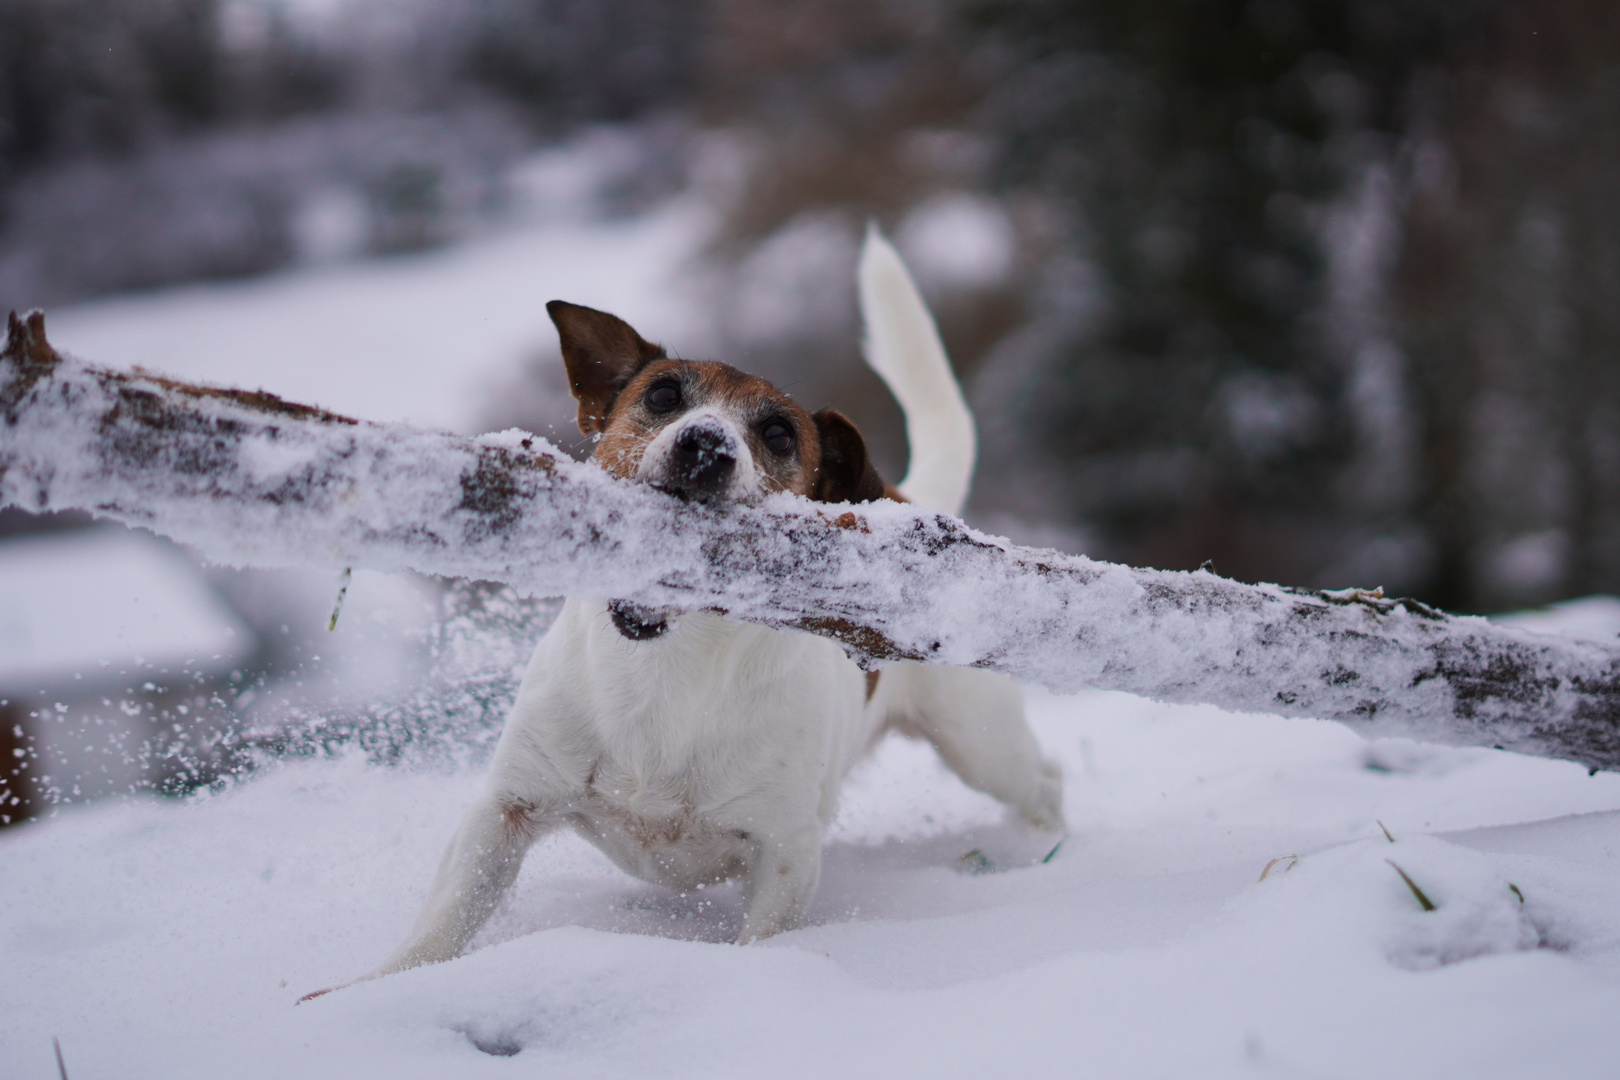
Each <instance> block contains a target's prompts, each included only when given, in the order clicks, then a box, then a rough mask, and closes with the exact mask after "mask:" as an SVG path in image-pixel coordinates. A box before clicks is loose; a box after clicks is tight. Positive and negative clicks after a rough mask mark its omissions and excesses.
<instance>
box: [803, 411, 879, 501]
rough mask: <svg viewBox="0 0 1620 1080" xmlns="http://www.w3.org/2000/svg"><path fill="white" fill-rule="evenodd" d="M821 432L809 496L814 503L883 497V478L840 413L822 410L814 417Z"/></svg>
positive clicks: (856, 432)
mask: <svg viewBox="0 0 1620 1080" xmlns="http://www.w3.org/2000/svg"><path fill="white" fill-rule="evenodd" d="M813 419H814V420H815V422H816V430H817V431H819V432H820V433H821V468H820V471H819V472H818V473H817V474H816V482H815V485H814V487H812V488H811V492H810V497H811V498H812V499H815V500H816V501H817V502H829V503H840V502H871V501H872V500H873V499H881V498H883V494H884V486H883V477H881V476H879V475H878V471H877V470H876V469H874V468H872V462H871V460H870V459H869V458H868V457H867V456H866V440H865V439H863V438H861V433H860V431H859V430H857V429H856V427H855V425H854V424H852V423H851V422H850V420H849V417H847V416H845V415H844V414H843V413H841V412H836V411H834V410H832V409H822V410H821V411H820V412H818V413H816V415H815V416H814V418H813Z"/></svg>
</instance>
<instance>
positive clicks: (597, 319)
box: [546, 300, 664, 435]
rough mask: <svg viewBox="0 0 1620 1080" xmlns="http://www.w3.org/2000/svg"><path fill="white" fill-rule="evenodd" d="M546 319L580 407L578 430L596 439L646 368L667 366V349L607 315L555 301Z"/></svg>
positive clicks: (603, 312) (549, 305) (625, 323)
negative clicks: (627, 387) (627, 388)
mask: <svg viewBox="0 0 1620 1080" xmlns="http://www.w3.org/2000/svg"><path fill="white" fill-rule="evenodd" d="M546 314H548V315H550V316H551V321H552V322H554V323H556V324H557V337H558V338H559V339H560V340H561V342H562V355H563V366H564V367H566V368H567V369H568V387H569V389H570V390H572V391H573V392H574V397H575V398H576V399H577V400H578V401H579V430H580V431H582V432H584V433H585V434H587V435H594V434H596V433H597V432H599V431H601V430H602V429H603V428H604V427H605V426H606V425H607V415H608V410H609V409H611V408H612V407H613V399H614V398H616V397H618V396H619V391H620V390H623V389H624V388H625V385H626V384H627V383H629V381H630V380H631V378H632V377H634V376H635V373H636V372H638V371H640V370H641V369H642V367H643V366H645V365H646V364H648V363H650V362H651V361H653V360H662V359H663V357H664V348H663V346H662V345H654V344H653V343H652V342H650V341H644V340H642V337H641V335H640V334H638V333H636V332H635V330H634V329H633V328H632V327H631V326H630V324H629V323H627V322H625V321H624V320H623V319H621V318H619V317H618V316H617V315H609V314H608V313H607V312H605V311H597V310H595V309H594V308H588V307H580V306H579V305H578V304H570V303H568V302H566V301H563V300H553V301H551V303H549V304H547V305H546Z"/></svg>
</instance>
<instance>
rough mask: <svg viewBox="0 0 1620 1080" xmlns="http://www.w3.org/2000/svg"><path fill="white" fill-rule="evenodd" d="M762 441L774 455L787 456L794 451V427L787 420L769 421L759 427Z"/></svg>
mask: <svg viewBox="0 0 1620 1080" xmlns="http://www.w3.org/2000/svg"><path fill="white" fill-rule="evenodd" d="M759 437H760V440H761V441H763V442H764V443H765V445H766V446H767V447H768V448H769V449H770V451H771V453H773V454H785V453H787V452H788V451H789V450H792V449H793V425H791V424H789V423H788V422H787V421H786V420H782V419H775V420H767V421H765V422H764V423H763V424H761V425H760V427H759Z"/></svg>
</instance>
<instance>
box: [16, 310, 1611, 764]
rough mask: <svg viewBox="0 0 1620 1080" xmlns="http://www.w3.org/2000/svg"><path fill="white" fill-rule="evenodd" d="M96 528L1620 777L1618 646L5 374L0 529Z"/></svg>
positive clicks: (177, 385) (257, 401)
mask: <svg viewBox="0 0 1620 1080" xmlns="http://www.w3.org/2000/svg"><path fill="white" fill-rule="evenodd" d="M3 505H15V506H21V507H23V508H25V509H29V510H34V511H45V510H60V509H69V508H77V509H83V510H89V511H91V512H92V513H95V514H97V515H100V516H102V517H106V518H111V519H113V520H116V521H121V522H124V523H125V524H128V525H136V526H141V527H144V528H147V529H150V530H152V531H153V532H157V533H161V534H163V535H165V536H168V537H172V538H173V539H175V540H178V541H181V542H182V543H186V544H189V545H191V546H192V547H194V548H196V549H198V550H199V551H201V552H202V553H203V554H204V555H206V556H208V557H209V558H211V559H215V560H217V561H220V562H224V563H231V564H236V565H254V566H276V565H288V564H293V563H312V562H313V563H326V564H329V565H331V566H334V567H339V566H364V567H368V568H371V569H376V570H383V571H392V570H404V569H410V570H416V571H420V572H423V573H428V574H438V575H446V576H454V577H467V578H477V579H485V580H492V581H501V582H505V583H508V584H510V585H513V586H516V587H517V588H519V589H522V590H525V591H527V592H530V593H534V594H543V595H570V594H571V595H582V596H611V597H616V598H622V599H626V600H633V601H636V602H638V603H641V604H645V605H648V606H652V607H669V608H678V609H685V610H693V609H699V608H708V609H718V610H722V611H724V612H726V613H727V614H729V615H730V616H732V617H734V618H738V619H744V620H748V621H751V622H756V623H763V624H765V625H769V626H775V627H782V628H794V629H799V630H805V631H809V632H811V633H815V634H821V635H823V636H826V637H830V638H834V639H836V640H837V641H839V642H840V643H842V644H843V646H844V647H845V648H846V649H847V650H848V651H849V653H850V654H851V655H852V656H853V657H854V658H855V659H856V660H857V661H859V662H861V663H862V664H865V665H870V664H874V663H879V662H882V661H885V660H900V659H909V660H921V661H925V662H929V663H943V664H962V665H977V666H981V667H988V668H994V669H996V670H998V671H1004V672H1006V673H1007V674H1009V675H1012V676H1014V677H1015V678H1018V679H1021V680H1024V681H1026V682H1032V683H1039V684H1041V685H1043V686H1047V687H1049V688H1051V689H1053V690H1057V691H1073V690H1078V689H1081V688H1086V687H1097V688H1102V689H1113V690H1125V691H1129V692H1131V693H1135V694H1142V695H1145V696H1148V697H1153V698H1158V699H1160V700H1165V701H1177V702H1201V703H1207V704H1211V705H1217V706H1221V707H1223V708H1227V709H1234V710H1240V711H1249V712H1270V713H1281V714H1285V715H1292V716H1310V717H1324V718H1332V719H1336V720H1342V721H1344V722H1345V723H1347V724H1349V725H1351V726H1352V727H1354V728H1356V729H1357V730H1358V731H1360V732H1362V733H1363V734H1364V735H1367V736H1368V737H1378V736H1394V735H1399V736H1406V737H1410V738H1416V739H1423V740H1428V741H1431V742H1440V743H1450V744H1457V745H1476V746H1477V745H1482V746H1500V747H1504V748H1507V749H1512V750H1518V751H1521V752H1524V753H1530V754H1538V755H1542V756H1547V757H1557V758H1569V759H1573V760H1576V761H1580V762H1583V763H1585V764H1586V765H1588V766H1591V767H1592V768H1594V769H1598V768H1603V769H1620V650H1616V649H1612V648H1605V647H1602V646H1598V645H1593V644H1587V643H1581V642H1576V641H1570V640H1565V639H1562V638H1554V637H1546V636H1541V635H1537V634H1532V633H1529V632H1527V631H1521V630H1515V629H1509V628H1505V627H1499V626H1495V625H1493V624H1491V623H1488V622H1486V621H1485V620H1483V619H1479V618H1470V617H1457V616H1448V615H1445V614H1442V613H1441V612H1438V611H1436V610H1434V609H1432V608H1430V607H1428V606H1426V605H1424V604H1421V603H1418V602H1416V601H1413V600H1395V599H1386V598H1384V597H1383V596H1382V594H1381V593H1379V592H1367V591H1364V590H1359V589H1348V590H1344V591H1342V592H1336V593H1328V592H1323V593H1302V592H1297V591H1293V590H1288V589H1283V588H1279V587H1277V586H1274V585H1244V584H1241V583H1239V582H1235V581H1228V580H1226V579H1224V578H1220V577H1217V576H1215V575H1213V574H1210V573H1207V572H1203V571H1198V572H1195V573H1182V572H1174V571H1159V570H1134V569H1130V568H1127V567H1123V566H1116V565H1112V564H1109V563H1102V562H1095V561H1092V560H1090V559H1085V558H1080V557H1072V556H1065V555H1061V554H1058V553H1056V552H1052V551H1039V550H1035V549H1031V548H1021V547H1017V546H1014V545H1012V544H1010V543H1008V542H1006V541H1004V540H1000V539H997V538H994V537H991V536H986V535H984V534H982V533H979V532H976V531H974V530H973V529H971V528H968V527H967V526H965V525H964V524H963V523H962V522H961V521H959V520H957V519H955V518H951V517H948V516H944V515H940V514H929V513H919V512H918V511H916V510H915V509H913V508H911V507H908V506H904V505H901V504H898V503H867V504H862V505H859V506H854V507H832V508H829V507H826V506H824V505H822V504H816V503H811V502H807V501H804V500H802V499H798V498H794V497H789V496H775V497H772V498H771V499H768V500H766V501H765V502H764V503H763V504H762V505H759V506H754V507H742V506H730V507H705V506H698V505H691V504H686V503H682V502H680V501H678V500H676V499H675V498H673V497H671V496H669V495H666V494H663V493H661V492H658V491H655V490H652V489H651V488H648V487H645V486H642V485H637V484H632V483H627V482H624V481H621V480H618V479H615V478H613V477H611V476H609V475H608V474H607V473H605V472H604V471H602V470H600V469H598V468H596V467H595V466H594V465H592V464H589V463H581V462H575V461H572V460H570V459H569V458H568V457H567V456H566V455H564V454H562V453H561V452H560V451H558V450H556V449H555V448H554V447H552V446H550V445H549V444H547V443H546V442H545V441H544V440H542V439H539V438H536V437H534V436H530V435H526V434H523V433H518V432H510V433H504V434H501V435H490V436H482V437H479V438H464V437H461V436H456V435H450V434H447V433H444V432H433V431H421V430H416V429H413V428H409V427H406V426H403V425H398V424H373V423H365V422H360V421H356V420H352V419H349V418H347V417H342V416H337V415H335V414H333V413H330V412H327V411H325V410H322V409H318V408H313V407H310V406H306V405H297V404H293V403H291V402H287V401H283V400H281V399H280V398H277V397H275V396H274V395H272V394H268V393H264V392H261V391H242V390H223V389H217V388H213V387H205V386H194V385H189V384H186V383H181V382H176V381H174V380H172V379H166V378H163V377H161V376H157V375H153V374H150V373H147V372H142V371H139V370H137V371H135V372H133V373H123V372H114V371H109V370H106V369H102V368H97V367H93V366H91V365H88V364H85V363H82V362H80V361H77V360H74V359H72V358H65V357H62V356H61V355H59V354H58V353H56V352H55V350H53V349H52V348H51V346H50V344H49V343H48V342H47V341H46V339H45V323H44V319H43V317H42V316H41V315H39V314H38V313H37V312H36V313H34V314H31V315H29V316H28V317H27V319H26V320H19V319H18V318H17V317H16V316H15V315H13V316H12V317H11V321H10V325H9V328H8V335H7V342H6V346H5V350H4V352H3V353H0V506H3Z"/></svg>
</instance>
